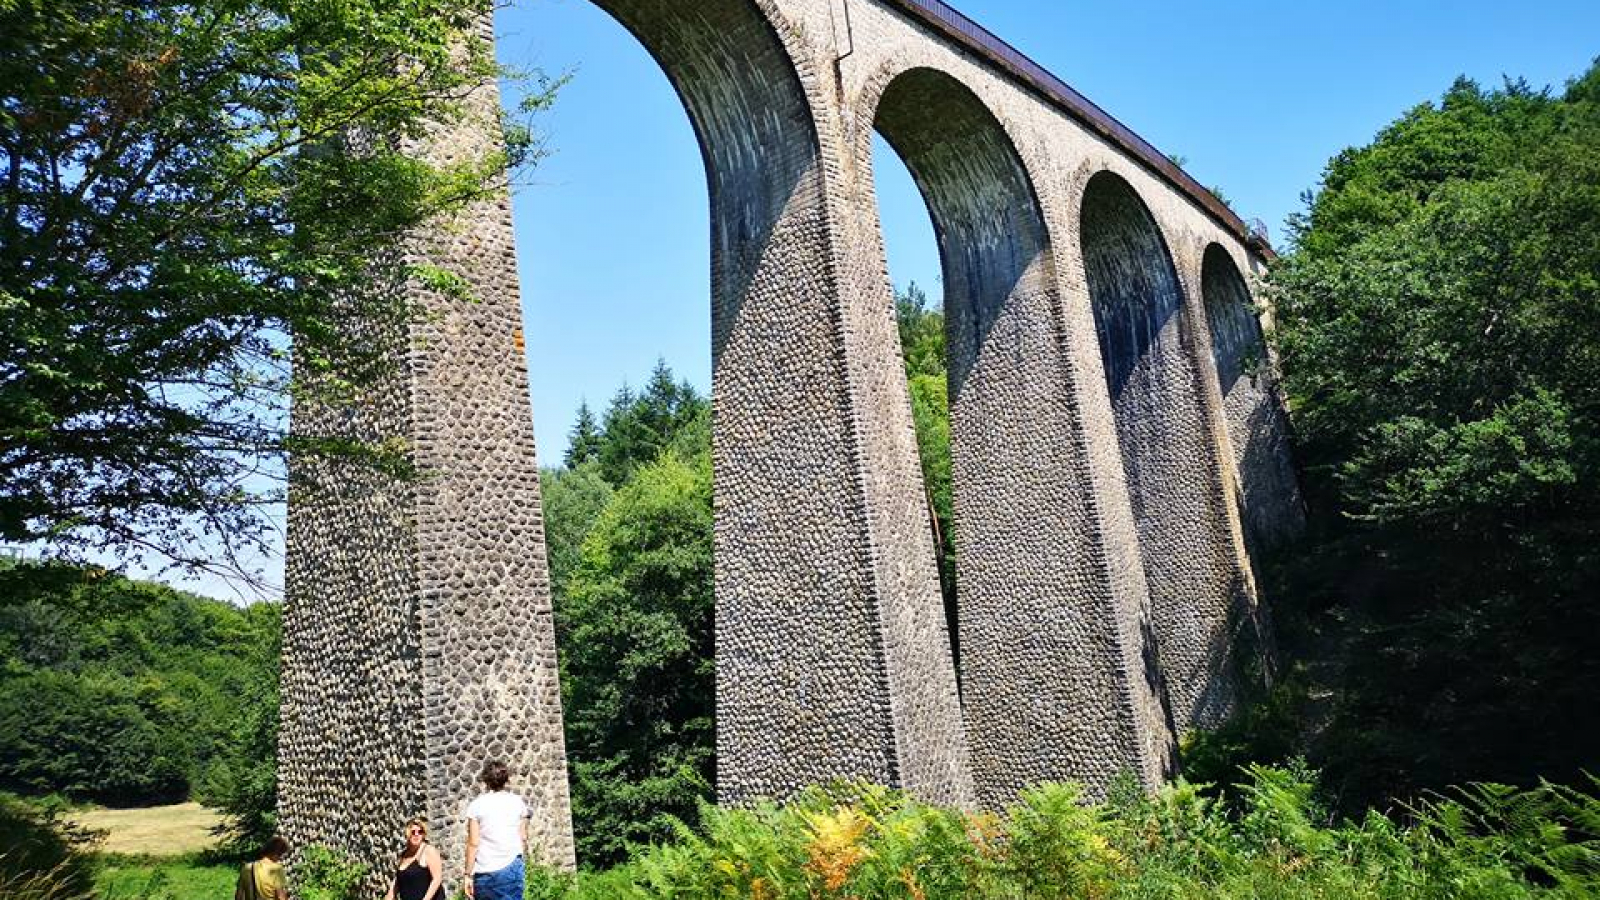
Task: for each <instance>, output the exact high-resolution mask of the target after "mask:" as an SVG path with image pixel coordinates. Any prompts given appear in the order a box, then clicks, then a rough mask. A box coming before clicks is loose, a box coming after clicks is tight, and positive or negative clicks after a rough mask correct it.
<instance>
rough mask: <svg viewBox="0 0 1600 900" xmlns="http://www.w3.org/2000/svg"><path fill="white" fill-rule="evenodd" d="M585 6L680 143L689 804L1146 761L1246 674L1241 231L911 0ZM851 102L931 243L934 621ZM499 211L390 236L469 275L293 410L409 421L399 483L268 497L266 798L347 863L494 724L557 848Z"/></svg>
mask: <svg viewBox="0 0 1600 900" xmlns="http://www.w3.org/2000/svg"><path fill="white" fill-rule="evenodd" d="M597 5H599V6H600V7H601V8H603V9H605V10H606V11H607V12H609V13H610V14H611V15H613V16H614V17H615V18H616V19H617V20H618V21H619V22H621V23H622V25H623V26H625V27H626V28H627V29H628V30H629V31H631V32H632V33H633V34H634V35H635V36H636V37H638V38H639V40H640V41H641V42H642V43H643V44H644V45H645V46H646V47H647V48H648V49H649V50H650V52H651V53H652V55H654V57H655V58H656V59H657V60H658V61H659V62H660V63H661V66H662V68H663V70H664V72H665V73H666V75H667V76H668V78H669V79H671V81H672V82H673V85H674V87H675V88H676V89H677V91H678V94H679V96H680V98H681V99H682V101H683V103H684V106H685V108H686V110H687V111H688V114H689V117H690V120H691V122H692V123H693V125H694V128H695V131H696V134H697V136H698V138H699V141H700V144H701V147H702V151H703V155H704V159H705V162H706V167H707V180H708V184H709V188H710V201H711V212H712V214H711V221H712V233H711V250H712V253H711V256H712V269H713V274H712V294H713V296H712V298H711V302H712V358H713V388H712V394H713V412H714V438H713V454H714V466H715V473H716V483H715V506H716V509H715V511H716V525H715V528H716V544H715V547H716V591H717V613H716V629H717V701H718V739H717V740H718V748H717V749H718V771H719V783H718V793H719V797H720V799H721V800H722V801H723V802H729V803H745V802H750V801H753V800H755V799H756V798H760V797H783V796H787V795H789V794H791V793H793V792H794V791H796V790H799V789H800V788H803V787H805V786H807V785H809V784H813V783H817V782H821V781H826V780H830V779H834V778H867V779H871V780H874V781H878V782H882V783H886V784H890V785H894V786H897V787H902V788H906V789H908V790H910V791H912V792H913V793H916V794H917V795H919V796H922V797H924V798H925V799H928V800H932V801H936V802H943V803H951V804H956V805H961V806H969V807H970V806H982V807H988V808H995V807H999V806H1001V805H1004V804H1005V803H1007V802H1009V801H1010V800H1011V799H1013V798H1014V796H1015V793H1016V791H1017V790H1018V789H1020V788H1021V787H1024V786H1026V785H1028V784H1032V783H1036V782H1039V781H1042V780H1050V779H1066V778H1072V779H1077V780H1079V781H1082V782H1084V783H1085V784H1086V785H1088V787H1089V788H1090V790H1091V792H1095V793H1098V792H1100V791H1103V789H1104V788H1105V787H1106V786H1107V785H1108V784H1109V783H1110V781H1111V780H1112V779H1113V778H1114V777H1116V775H1117V774H1118V773H1119V772H1122V771H1131V772H1133V773H1134V774H1135V775H1136V777H1137V778H1138V779H1139V780H1140V781H1141V782H1142V783H1144V784H1146V785H1153V784H1155V783H1156V782H1158V781H1159V780H1160V779H1161V778H1163V777H1164V776H1166V775H1167V774H1169V773H1170V772H1171V771H1172V770H1173V767H1174V765H1175V762H1174V747H1175V744H1176V739H1177V737H1178V735H1179V734H1180V733H1181V732H1182V731H1184V730H1186V729H1188V728H1192V727H1196V726H1207V725H1212V724H1216V723H1217V722H1219V721H1220V720H1221V719H1222V718H1224V717H1225V716H1226V715H1227V714H1228V712H1229V711H1230V710H1231V709H1232V708H1233V706H1234V705H1235V704H1236V703H1237V702H1238V695H1239V691H1240V690H1241V684H1240V675H1239V672H1240V671H1241V667H1240V666H1239V665H1237V663H1238V662H1240V660H1239V659H1237V658H1236V654H1237V652H1238V651H1237V650H1236V646H1237V645H1238V638H1239V637H1240V636H1241V635H1245V634H1247V633H1253V632H1255V631H1256V629H1257V623H1258V621H1259V615H1258V611H1257V610H1256V598H1255V594H1254V584H1253V579H1252V577H1251V573H1250V564H1249V554H1248V552H1247V549H1248V547H1249V545H1250V544H1252V543H1253V542H1255V540H1256V535H1257V534H1258V533H1265V532H1270V533H1272V534H1283V533H1287V531H1288V530H1291V529H1290V528H1289V527H1288V526H1287V525H1285V523H1291V520H1292V519H1293V515H1294V510H1295V509H1297V500H1296V499H1294V495H1293V492H1294V485H1293V475H1292V469H1290V468H1289V466H1288V458H1287V455H1286V453H1287V449H1286V444H1285V442H1284V441H1283V440H1282V435H1283V434H1285V433H1286V431H1285V429H1284V428H1283V427H1282V420H1281V409H1279V408H1278V407H1277V406H1275V405H1273V401H1272V400H1271V397H1270V396H1269V395H1270V390H1269V389H1267V388H1252V389H1250V390H1248V391H1245V392H1243V393H1241V388H1240V380H1241V379H1240V377H1239V376H1235V375H1234V373H1235V372H1236V371H1237V372H1244V371H1245V370H1246V369H1248V370H1249V371H1250V372H1251V373H1253V374H1255V375H1259V376H1260V377H1261V378H1262V379H1263V380H1261V381H1259V382H1252V384H1260V385H1266V384H1269V382H1268V381H1267V380H1265V379H1267V378H1269V377H1270V373H1268V372H1267V371H1266V370H1265V369H1264V368H1261V367H1260V366H1256V367H1254V368H1251V366H1250V365H1247V364H1246V363H1244V362H1242V361H1243V360H1256V359H1263V358H1264V355H1263V353H1264V351H1256V350H1252V349H1251V348H1252V347H1254V346H1256V345H1258V344H1259V341H1260V331H1259V327H1257V328H1256V329H1255V330H1252V329H1251V328H1250V327H1249V325H1250V321H1249V320H1250V317H1251V315H1252V313H1253V307H1251V306H1250V305H1249V302H1248V298H1249V287H1248V284H1247V283H1246V282H1245V281H1244V280H1243V279H1241V278H1237V277H1235V276H1237V270H1240V269H1242V270H1252V271H1253V269H1254V268H1255V266H1256V265H1257V264H1258V263H1259V261H1260V259H1261V255H1262V253H1263V252H1265V251H1263V250H1262V248H1261V247H1260V246H1258V245H1257V244H1255V243H1254V242H1253V241H1252V240H1251V238H1250V236H1249V233H1248V231H1247V230H1246V229H1245V228H1244V226H1243V225H1242V224H1241V223H1240V222H1239V221H1238V219H1237V218H1236V217H1234V216H1233V215H1232V214H1231V213H1230V212H1228V211H1227V210H1226V209H1225V208H1224V207H1222V206H1221V205H1220V204H1219V203H1217V202H1216V201H1215V199H1214V198H1212V197H1210V195H1209V194H1208V193H1206V192H1204V190H1203V189H1201V188H1200V187H1199V186H1198V185H1196V184H1194V182H1193V181H1192V180H1191V179H1188V177H1187V176H1185V175H1182V173H1181V172H1178V171H1177V170H1176V169H1175V168H1174V167H1173V166H1172V165H1171V163H1170V162H1169V161H1167V160H1166V159H1165V158H1164V157H1162V156H1161V155H1160V154H1159V153H1156V152H1155V151H1154V150H1153V148H1149V147H1148V145H1145V144H1143V143H1142V142H1141V141H1139V140H1138V138H1137V137H1135V136H1133V135H1132V134H1131V133H1129V132H1127V131H1126V129H1123V128H1122V127H1121V126H1120V125H1117V124H1116V123H1115V122H1114V120H1111V119H1109V117H1106V116H1104V114H1103V113H1100V112H1099V111H1098V110H1097V109H1095V108H1094V107H1093V106H1092V105H1090V104H1088V103H1087V101H1084V100H1083V99H1082V98H1081V97H1078V96H1077V95H1076V94H1075V93H1073V92H1071V90H1070V89H1069V88H1066V87H1065V86H1064V85H1060V84H1059V83H1058V82H1054V81H1053V80H1052V79H1051V78H1050V77H1049V76H1048V75H1046V74H1045V73H1042V72H1041V71H1039V70H1037V69H1036V68H1035V67H1032V66H1031V64H1030V63H1027V61H1026V60H1023V59H1021V58H1020V57H1018V56H1016V55H1015V54H1014V51H1009V49H1008V48H1005V47H1003V46H1002V45H999V44H998V43H997V42H995V41H994V39H993V38H991V37H989V36H987V34H986V33H984V32H982V30H981V29H979V28H977V27H976V26H975V25H973V24H972V23H970V22H968V21H966V20H964V19H962V18H961V17H960V16H959V14H955V13H953V12H952V11H951V10H949V9H948V8H947V7H945V6H944V5H943V4H941V3H937V2H933V0H698V2H695V3H680V2H675V0H597ZM484 96H485V97H489V96H490V94H489V93H488V92H486V93H485V95H484ZM874 130H876V131H878V132H881V133H882V134H883V135H884V136H885V137H886V138H887V139H888V140H889V142H890V143H891V145H892V146H894V148H895V149H896V151H897V152H898V153H899V154H900V155H901V156H902V158H903V159H904V160H905V161H906V163H907V165H908V167H909V168H910V169H911V171H912V173H913V175H914V177H915V178H916V180H917V183H918V185H919V187H920V188H921V190H922V192H923V195H924V198H925V199H926V200H927V202H928V206H929V209H930V212H931V213H932V215H933V218H934V220H935V224H936V229H937V231H938V234H939V240H940V250H941V254H942V257H943V263H944V282H945V284H944V288H945V305H946V313H947V322H948V327H949V339H950V350H951V372H950V379H951V380H950V388H951V390H950V395H951V398H952V415H953V444H954V446H953V455H954V462H955V494H956V541H957V544H958V549H959V553H958V559H959V562H958V566H959V571H958V573H957V580H958V591H959V596H960V609H959V613H958V615H957V616H956V617H955V619H956V621H955V622H954V623H951V622H950V621H947V618H946V614H945V610H944V609H943V605H942V600H941V594H940V590H939V584H938V573H937V568H936V565H935V557H934V541H933V536H932V534H931V530H930V527H929V518H928V513H927V508H926V500H925V492H924V488H923V485H922V480H921V474H920V467H919V465H918V461H917V455H916V439H915V433H914V430H913V425H912V418H911V410H910V403H909V397H908V392H907V387H906V381H905V374H904V370H903V367H902V365H901V362H900V358H899V350H900V348H899V345H898V334H897V331H896V328H895V321H894V311H893V295H892V289H891V286H890V284H889V281H888V276H887V271H886V265H885V261H884V251H883V244H882V238H881V235H880V233H879V223H878V217H877V208H876V201H875V192H874V187H873V173H872V152H871V138H872V134H873V132H874ZM461 139H462V140H481V139H483V138H482V133H480V135H479V137H477V138H471V137H463V138H461ZM449 146H450V144H449V141H445V142H444V143H443V144H442V145H441V148H442V149H443V150H444V151H446V152H447V151H448V148H449ZM509 241H510V231H509V217H508V214H507V212H506V206H505V204H504V201H503V199H501V200H497V201H496V202H494V203H491V204H488V205H486V206H485V207H484V208H482V209H481V210H479V211H477V212H475V213H474V214H472V215H471V216H469V217H467V218H466V219H465V220H463V221H462V222H459V223H455V224H453V225H451V226H448V227H442V228H441V229H440V230H439V231H438V233H437V234H434V235H431V236H428V237H426V238H423V239H420V240H419V242H418V247H419V251H418V252H421V253H425V254H426V255H427V258H429V259H432V260H435V261H439V262H443V263H445V264H447V265H450V266H454V267H457V268H459V269H461V270H462V271H464V272H465V273H467V274H468V275H469V277H470V278H471V280H472V282H473V284H474V286H475V287H477V288H478V289H479V291H480V293H481V294H483V295H485V296H486V297H488V298H489V300H488V302H485V303H483V304H482V305H476V306H472V307H470V308H469V307H465V306H462V305H460V304H457V303H454V302H453V301H451V300H449V299H448V298H443V297H434V296H430V295H425V294H422V295H419V296H422V297H423V299H424V300H425V301H426V304H427V305H428V306H429V308H430V309H433V310H435V311H436V315H434V316H431V317H428V318H426V319H425V320H423V321H421V322H419V323H417V324H416V325H415V326H414V327H413V332H412V333H411V334H409V335H402V336H393V338H392V339H394V340H395V341H396V342H397V343H396V345H397V348H398V347H403V348H405V349H404V353H403V356H404V358H405V360H406V365H405V367H403V368H404V371H402V372H401V373H399V375H397V376H396V379H395V381H394V382H393V383H392V384H388V385H383V386H380V389H379V390H377V391H375V392H373V395H372V398H371V399H370V401H369V402H368V403H367V404H366V405H364V406H362V407H361V408H359V409H355V410H345V411H337V412H336V411H331V410H320V411H311V412H309V413H305V414H303V415H297V422H296V424H297V427H304V428H326V429H330V430H333V431H340V430H341V429H343V430H347V431H353V432H355V433H360V434H368V433H371V434H374V435H379V436H396V437H403V438H405V439H407V440H409V441H411V442H412V444H413V446H414V447H415V452H416V454H417V460H418V462H419V465H421V467H422V468H423V469H424V471H425V472H426V473H428V475H429V477H426V478H423V479H421V480H419V481H416V482H414V483H411V484H408V485H399V484H387V483H382V482H375V481H373V480H372V479H370V478H363V477H346V478H340V477H339V476H340V474H341V473H330V472H315V473H314V474H319V475H322V476H325V477H324V478H323V479H322V480H323V481H324V482H331V483H335V484H337V486H338V490H337V491H336V492H333V493H307V492H299V493H297V494H296V496H295V497H294V498H293V509H292V512H291V548H290V552H291V555H292V560H291V579H290V600H291V605H290V611H289V622H288V627H289V636H288V638H287V647H286V663H287V665H286V672H285V681H284V686H285V698H286V699H285V738H284V745H283V746H284V750H285V756H284V762H283V766H284V777H285V781H284V785H285V792H284V796H285V800H284V811H285V821H286V822H288V823H291V825H292V828H293V829H294V834H295V835H296V836H299V837H301V838H307V837H312V836H326V837H327V838H328V839H329V840H333V841H336V842H338V843H339V844H340V845H342V846H348V847H355V848H357V849H359V850H361V851H362V852H367V848H376V847H377V846H378V845H379V843H381V842H383V841H387V839H388V836H389V835H390V834H391V833H392V829H393V827H394V826H395V825H397V824H398V822H399V821H401V820H402V819H403V818H404V817H405V816H406V815H410V814H412V813H413V812H414V811H416V810H417V809H419V808H425V809H426V810H427V811H428V812H429V814H430V815H437V816H440V817H442V818H440V820H439V821H440V822H441V823H442V822H444V821H445V819H448V818H450V817H452V816H455V815H457V813H458V810H459V807H460V804H461V803H462V802H464V800H465V799H466V797H467V796H468V795H469V794H470V783H469V782H470V774H471V773H470V772H469V771H468V768H467V765H468V764H467V762H466V760H468V759H469V758H471V759H473V760H476V759H477V758H479V757H481V756H482V755H484V754H485V753H488V752H489V751H491V750H492V751H494V752H496V753H503V754H505V755H507V756H510V757H514V758H515V759H517V760H518V765H519V766H520V767H521V770H522V772H523V775H524V781H523V784H524V785H525V786H528V787H529V790H530V793H532V794H534V795H535V796H536V797H537V798H538V801H539V802H538V804H536V805H537V806H539V807H540V809H541V810H542V813H541V815H542V816H543V819H542V820H541V821H542V823H543V824H542V825H541V828H542V829H543V830H542V831H541V837H540V843H539V845H540V847H541V848H543V849H542V850H541V852H542V853H543V854H544V855H545V856H546V857H547V858H549V859H552V860H555V861H557V862H570V853H571V851H570V846H571V845H570V831H569V829H570V824H569V821H568V818H567V816H568V813H567V810H566V794H565V771H564V766H563V762H562V753H561V741H560V734H561V733H560V718H559V717H560V708H559V695H558V693H557V691H556V687H555V676H554V673H555V662H554V649H553V645H552V644H551V641H550V637H549V634H550V629H549V617H550V612H549V595H548V590H547V586H546V583H545V574H544V563H543V535H542V524H541V520H540V513H539V505H538V504H539V498H538V479H537V468H536V466H535V461H534V455H533V448H532V436H531V429H530V428H529V427H528V408H527V387H526V384H525V380H526V379H525V375H526V373H525V371H524V368H523V364H522V361H521V357H520V353H519V352H518V350H517V349H516V343H515V335H516V334H517V330H518V328H519V327H520V325H519V321H518V319H519V316H518V312H517V302H516V297H517V291H516V282H515V261H514V259H513V258H512V255H511V250H510V242H509ZM1208 248H1220V251H1221V252H1223V253H1224V254H1225V255H1226V257H1227V258H1228V260H1229V261H1230V264H1231V265H1233V266H1234V267H1235V271H1233V272H1232V275H1231V276H1230V275H1229V273H1227V272H1220V270H1218V268H1217V264H1216V263H1214V262H1206V263H1204V264H1202V260H1203V259H1207V260H1209V259H1210V256H1209V254H1210V253H1211V251H1210V250H1208ZM1219 272H1220V273H1219ZM411 289H412V290H416V288H415V287H414V286H413V287H412V288H411ZM1219 375H1221V376H1223V377H1231V378H1232V381H1231V382H1230V383H1228V384H1222V383H1219ZM1274 415H1277V416H1278V417H1279V418H1277V419H1273V418H1272V417H1273V416H1274ZM1241 422H1242V423H1244V424H1243V425H1241V424H1240V423H1241ZM1257 435H1262V436H1264V437H1261V438H1260V439H1256V436H1257ZM306 468H307V469H308V470H315V468H316V467H315V465H313V464H310V463H308V464H306ZM1291 524H1292V523H1291ZM1247 535H1248V536H1249V537H1248V539H1247ZM952 628H954V629H955V630H956V631H957V632H958V635H959V647H960V657H959V660H957V659H956V658H955V656H954V654H953V653H952V641H951V636H952V635H951V629H952ZM1256 646H1260V644H1259V643H1258V644H1256ZM958 665H959V667H960V672H961V679H960V689H959V691H958V681H957V677H956V671H957V666H958ZM418 720H420V721H422V722H423V724H424V726H425V727H423V728H422V729H421V730H418V729H416V728H410V727H408V726H407V724H406V723H411V722H416V721H418ZM331 797H337V798H339V803H343V804H345V805H343V806H340V807H338V808H330V805H329V801H328V798H331ZM357 823H359V824H357ZM372 823H378V824H372ZM453 837H454V836H453V835H452V838H453ZM380 839H381V840H380Z"/></svg>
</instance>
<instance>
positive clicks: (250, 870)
mask: <svg viewBox="0 0 1600 900" xmlns="http://www.w3.org/2000/svg"><path fill="white" fill-rule="evenodd" d="M288 855H289V842H288V841H286V840H284V839H283V838H281V837H274V838H272V839H271V840H269V841H267V844H266V846H265V847H262V848H261V855H260V857H259V858H257V859H256V860H255V861H254V862H247V863H245V864H244V865H242V866H240V867H239V881H238V883H237V884H235V885H234V887H233V900H289V881H288V879H287V878H285V877H284V875H283V858H284V857H285V856H288Z"/></svg>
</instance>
